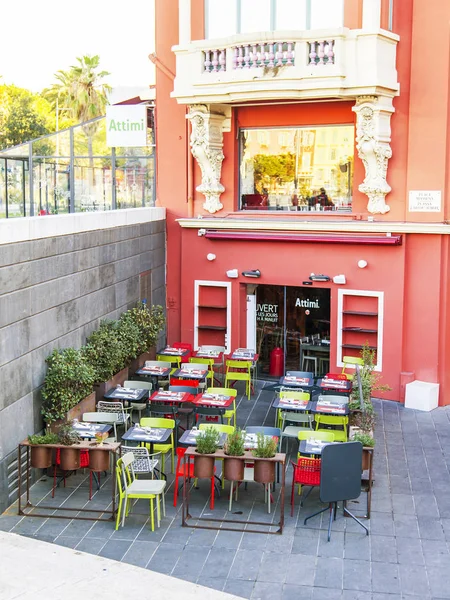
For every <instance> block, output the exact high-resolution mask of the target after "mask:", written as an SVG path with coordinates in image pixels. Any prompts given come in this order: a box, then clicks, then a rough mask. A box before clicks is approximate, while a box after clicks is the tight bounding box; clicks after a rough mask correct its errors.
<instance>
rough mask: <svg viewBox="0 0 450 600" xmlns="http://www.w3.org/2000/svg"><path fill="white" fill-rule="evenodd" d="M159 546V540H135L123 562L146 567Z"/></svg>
mask: <svg viewBox="0 0 450 600" xmlns="http://www.w3.org/2000/svg"><path fill="white" fill-rule="evenodd" d="M157 548H158V544H157V542H133V543H132V544H131V546H130V547H129V548H128V550H127V552H126V554H125V555H124V557H123V558H122V562H126V563H129V564H130V565H135V566H136V567H143V568H145V567H146V566H147V564H148V563H149V561H150V559H151V557H152V556H153V554H154V553H155V552H156V550H157Z"/></svg>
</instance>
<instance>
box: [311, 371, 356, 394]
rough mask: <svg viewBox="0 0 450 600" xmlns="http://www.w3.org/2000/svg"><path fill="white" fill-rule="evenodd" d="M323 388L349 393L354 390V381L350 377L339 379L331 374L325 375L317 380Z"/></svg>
mask: <svg viewBox="0 0 450 600" xmlns="http://www.w3.org/2000/svg"><path fill="white" fill-rule="evenodd" d="M317 385H318V387H320V389H321V390H330V391H331V390H332V391H333V392H337V393H343V394H349V393H350V392H351V391H352V382H351V381H350V380H349V379H340V378H339V379H338V377H333V376H330V375H325V377H323V378H322V379H319V381H318V382H317Z"/></svg>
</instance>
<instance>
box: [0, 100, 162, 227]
mask: <svg viewBox="0 0 450 600" xmlns="http://www.w3.org/2000/svg"><path fill="white" fill-rule="evenodd" d="M154 204H155V143H154V128H153V108H150V107H149V109H148V110H147V146H143V147H139V148H110V147H108V146H107V144H106V118H105V117H98V118H96V119H92V120H91V121H87V122H85V123H82V124H80V125H76V126H74V127H70V128H69V129H64V130H62V131H58V132H57V133H53V134H50V135H47V136H44V137H41V138H37V139H35V140H32V141H30V142H27V143H25V144H20V145H19V146H15V147H13V148H8V149H6V150H0V218H5V217H6V218H12V217H24V216H25V217H29V216H36V215H54V214H64V213H73V212H88V211H102V210H115V209H121V208H139V207H143V206H154Z"/></svg>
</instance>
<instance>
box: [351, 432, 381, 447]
mask: <svg viewBox="0 0 450 600" xmlns="http://www.w3.org/2000/svg"><path fill="white" fill-rule="evenodd" d="M351 441H352V442H361V444H362V445H363V446H368V447H369V448H373V447H374V446H375V439H374V438H373V437H372V436H370V435H369V434H367V433H355V435H354V436H353V437H352V439H351Z"/></svg>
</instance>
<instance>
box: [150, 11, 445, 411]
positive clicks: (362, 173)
mask: <svg viewBox="0 0 450 600" xmlns="http://www.w3.org/2000/svg"><path fill="white" fill-rule="evenodd" d="M245 3H246V0H242V1H241V2H239V3H236V6H235V7H234V4H233V3H231V4H233V7H234V8H233V10H236V14H234V13H233V14H232V15H231V17H230V15H229V14H228V13H224V12H221V11H224V10H225V6H226V7H228V12H229V6H228V4H227V3H224V2H222V3H220V2H218V1H216V0H206V1H203V0H157V2H156V63H157V67H159V68H157V79H156V105H157V108H156V131H157V148H158V165H157V189H158V192H157V195H158V202H159V204H160V205H163V206H165V207H166V208H167V226H168V232H167V233H168V239H167V243H168V252H167V257H168V264H167V309H168V340H169V341H170V342H172V341H176V340H178V339H182V340H183V341H190V342H192V343H193V344H194V345H199V344H206V343H217V344H219V345H225V346H226V347H227V348H229V349H232V348H236V347H245V346H249V345H252V346H255V347H256V348H257V349H258V350H259V351H260V353H261V357H262V359H261V369H260V374H261V376H263V377H264V374H265V373H266V372H268V370H269V368H270V365H269V361H270V353H271V352H272V350H273V349H274V348H276V347H281V348H282V349H283V352H284V356H285V361H286V366H288V367H290V368H294V367H296V368H299V367H300V368H301V367H302V361H301V356H302V353H301V350H302V339H305V338H306V337H308V338H311V337H312V336H315V337H319V338H320V339H324V340H327V341H329V347H330V354H329V360H330V363H329V365H328V363H327V362H326V361H325V362H322V363H321V364H318V365H317V370H318V371H320V369H322V370H323V369H329V370H330V371H335V370H336V369H340V368H341V366H342V357H343V356H344V355H348V354H350V355H358V354H359V352H360V347H361V346H362V345H363V344H365V343H367V344H368V345H369V346H370V347H372V348H374V349H376V356H377V369H378V370H379V371H380V372H381V374H382V376H383V382H385V383H387V384H389V385H390V386H391V388H392V390H391V391H390V392H388V393H386V394H385V397H386V398H390V399H393V400H399V401H402V400H403V399H404V384H405V383H407V382H409V381H413V380H420V381H425V382H430V383H436V382H437V383H439V384H440V400H439V401H440V404H448V403H450V387H449V386H450V381H449V375H448V374H447V369H446V363H447V361H448V359H449V353H450V328H449V325H448V322H447V321H448V308H447V307H448V305H449V302H448V298H447V297H448V293H449V290H448V288H449V283H450V280H449V276H448V260H449V248H448V239H449V238H448V235H449V233H450V226H449V225H448V224H447V219H448V210H449V203H448V188H449V183H450V176H449V173H450V170H449V139H450V138H449V120H450V104H449V86H448V81H449V72H450V64H449V53H448V47H449V45H450V36H449V31H448V27H447V26H446V25H445V24H446V23H448V21H449V19H450V5H447V4H446V3H437V4H438V5H437V6H435V7H434V8H433V10H430V4H429V2H428V3H427V2H425V0H414V1H413V2H411V3H408V5H407V6H406V5H403V4H402V6H401V7H400V3H399V2H393V1H392V0H391V1H389V0H345V2H344V1H343V2H342V4H341V5H340V6H341V10H340V12H339V11H338V12H336V14H328V15H327V7H326V6H323V7H322V11H316V13H317V14H316V13H314V8H311V3H308V2H305V7H306V12H305V16H304V17H305V18H304V20H303V21H302V19H303V15H302V13H301V11H300V9H299V12H297V13H295V14H294V13H293V14H292V23H293V24H296V26H297V27H298V28H297V29H289V30H288V29H286V23H288V24H289V23H290V21H289V10H290V9H292V10H294V8H293V7H294V6H296V8H295V10H297V8H298V5H299V4H302V3H289V2H287V3H284V4H283V2H282V0H278V1H277V0H267V7H265V5H264V7H263V6H262V4H261V5H260V13H261V14H259V15H258V18H257V19H256V21H257V22H258V26H261V27H266V29H264V30H260V31H258V32H256V31H250V29H251V24H252V22H253V21H252V19H251V18H250V17H249V16H248V14H247V13H246V12H245V10H247V8H249V7H250V5H249V6H248V7H247V8H246V5H245ZM231 4H230V6H231ZM325 4H326V2H325ZM336 4H339V2H338V3H334V5H336ZM313 6H315V3H314V5H313ZM308 7H309V8H308ZM250 8H251V7H250ZM266 9H267V10H269V9H270V10H269V12H268V13H267V14H266V13H265V12H264V11H265V10H266ZM239 10H240V11H241V12H240V13H239ZM321 12H322V15H321ZM238 13H239V14H238ZM269 13H270V15H269ZM268 15H269V16H268ZM324 15H325V16H324ZM235 17H236V19H235ZM294 17H295V18H294ZM221 18H222V19H223V30H224V34H223V35H222V34H221V33H220V32H221V28H220V27H221V24H220V19H221ZM322 18H324V19H325V18H326V19H328V20H327V21H326V22H325V21H324V23H322V22H321V19H322ZM235 23H236V26H235ZM281 26H282V27H283V29H280V27H281ZM289 26H290V27H293V25H289ZM246 28H247V29H246ZM218 32H219V33H220V35H221V37H217V36H218V35H219V33H218ZM430 39H436V40H437V39H439V48H440V50H437V49H436V47H434V46H433V44H430V43H429V40H430ZM445 49H447V50H445ZM430 65H433V67H432V68H431V67H430ZM322 190H323V191H322ZM324 198H326V199H325V200H324ZM252 271H253V273H251V272H252ZM256 271H258V272H259V276H258V277H254V275H255V274H257V273H255V272H256ZM244 273H245V274H244ZM312 274H315V275H316V276H317V275H324V276H325V277H324V278H323V279H324V280H322V281H317V280H314V279H315V277H314V276H312ZM310 277H312V278H313V281H311V279H310ZM328 278H329V279H328Z"/></svg>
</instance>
